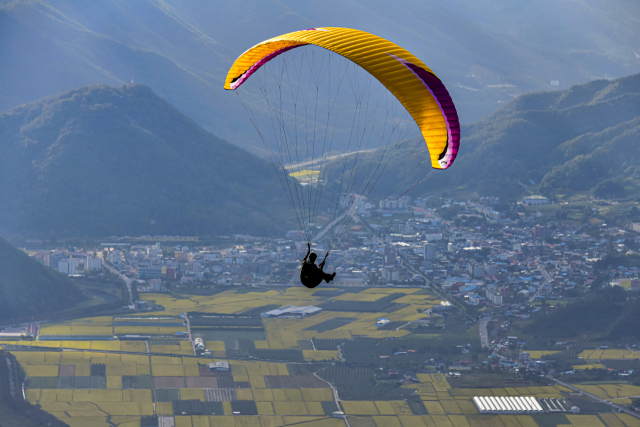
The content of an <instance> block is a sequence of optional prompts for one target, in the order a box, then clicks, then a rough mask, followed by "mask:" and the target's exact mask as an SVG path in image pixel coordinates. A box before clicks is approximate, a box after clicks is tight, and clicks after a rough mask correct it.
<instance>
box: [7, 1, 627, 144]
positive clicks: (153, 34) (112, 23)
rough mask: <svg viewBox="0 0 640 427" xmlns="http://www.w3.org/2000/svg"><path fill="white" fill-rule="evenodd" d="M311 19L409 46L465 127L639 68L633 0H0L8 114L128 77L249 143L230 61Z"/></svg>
mask: <svg viewBox="0 0 640 427" xmlns="http://www.w3.org/2000/svg"><path fill="white" fill-rule="evenodd" d="M316 26H344V27H351V28H357V29H362V30H365V31H369V32H372V33H375V34H377V35H380V36H382V37H386V38H388V39H390V40H392V41H394V42H396V43H398V44H400V45H402V46H403V47H405V48H407V49H409V50H411V51H412V52H415V53H416V55H417V56H419V57H420V58H422V59H424V61H425V62H426V63H427V64H429V65H430V66H431V67H432V68H433V69H434V70H435V71H436V73H437V74H438V75H439V76H440V77H441V78H442V80H443V81H444V82H445V83H446V84H447V87H448V88H449V89H450V91H451V93H452V97H453V99H454V101H455V102H456V105H457V107H458V110H459V112H460V117H461V120H462V122H463V123H467V124H468V123H472V122H474V121H476V120H479V119H480V118H482V117H483V116H485V115H486V114H489V113H491V112H493V111H495V110H496V109H497V108H498V107H500V106H501V105H503V104H504V103H506V102H508V101H509V100H511V99H512V98H513V97H514V96H516V95H518V94H522V93H527V92H539V91H541V90H546V89H548V88H550V87H551V86H549V85H550V82H551V81H552V80H554V81H558V82H559V86H557V88H559V89H566V88H569V87H570V86H571V85H573V84H577V83H583V82H586V81H590V80H593V79H597V78H605V77H619V76H623V75H629V74H632V73H636V72H639V71H640V60H639V59H638V56H637V53H636V52H638V53H640V45H638V43H637V41H638V40H640V5H639V4H637V3H635V2H629V1H626V0H610V1H607V2H602V1H601V0H541V1H537V2H535V4H533V3H532V4H528V3H518V4H514V3H513V2H512V1H509V0H479V1H471V0H453V1H449V2H424V1H422V0H407V1H404V2H402V7H398V5H397V4H396V3H394V2H388V1H383V0H351V1H339V0H327V1H323V2H300V1H295V0H265V1H256V0H238V1H234V2H212V1H206V0H194V1H189V2H184V1H180V0H166V1H154V0H136V1H122V0H104V1H101V2H99V3H93V2H91V3H85V2H76V1H69V0H42V1H32V0H15V1H14V0H11V1H10V0H0V55H1V57H2V58H3V61H2V63H1V64H0V80H1V81H2V82H3V89H4V90H3V91H2V93H0V111H2V110H6V109H10V108H13V107H16V106H18V105H21V104H23V103H25V102H33V101H36V100H38V99H40V98H42V97H45V96H52V95H55V94H58V93H61V92H64V91H67V90H72V89H75V88H77V87H80V86H83V85H91V84H109V85H111V86H119V85H121V84H123V83H125V84H128V83H130V82H131V80H132V79H133V80H134V81H135V82H136V83H143V84H146V85H148V86H150V87H151V88H152V89H153V90H154V91H155V92H156V93H158V94H159V95H160V96H162V97H163V98H165V99H167V100H168V101H169V102H170V103H171V104H172V105H174V106H175V107H176V108H178V109H179V110H180V111H181V112H183V113H185V114H186V115H187V116H189V117H191V118H193V119H194V120H195V121H196V122H197V123H198V124H199V125H201V126H202V127H204V128H205V129H207V130H209V131H211V132H213V133H214V134H216V135H218V136H220V137H222V138H225V139H226V140H228V141H230V142H232V143H234V144H236V145H239V146H242V147H245V148H250V149H252V150H253V149H255V148H256V147H259V146H260V141H259V140H258V138H257V136H256V135H255V132H254V131H253V128H252V127H251V126H250V125H249V122H248V119H247V117H246V115H245V113H244V111H243V109H242V107H241V105H240V103H239V102H238V100H237V99H236V97H235V96H233V95H232V94H230V93H228V92H225V91H223V90H222V83H223V80H224V77H225V75H226V72H227V70H228V68H229V66H230V65H231V64H232V63H233V61H234V59H235V58H237V57H238V56H239V55H240V53H241V52H243V51H244V50H246V49H247V48H249V47H251V46H252V45H254V44H256V43H258V42H260V41H262V40H264V39H267V38H270V37H273V36H276V35H279V34H282V33H286V32H289V31H295V30H300V29H303V28H310V27H316ZM43 70H46V73H44V72H43ZM553 88H556V87H555V86H553ZM252 96H255V94H251V93H248V94H247V99H249V100H251V97H252Z"/></svg>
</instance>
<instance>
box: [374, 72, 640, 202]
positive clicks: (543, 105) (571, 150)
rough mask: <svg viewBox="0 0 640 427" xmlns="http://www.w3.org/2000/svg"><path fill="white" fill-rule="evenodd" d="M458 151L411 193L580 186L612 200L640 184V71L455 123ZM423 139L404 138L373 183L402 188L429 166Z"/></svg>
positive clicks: (550, 190) (549, 190)
mask: <svg viewBox="0 0 640 427" xmlns="http://www.w3.org/2000/svg"><path fill="white" fill-rule="evenodd" d="M461 132H462V140H461V142H460V155H459V156H458V158H457V159H456V162H455V163H454V165H453V166H452V167H451V168H450V169H447V170H445V171H439V172H437V173H436V174H435V176H434V177H433V178H431V179H429V181H427V182H425V183H424V185H420V186H418V187H417V188H416V190H414V192H413V193H412V194H418V193H419V192H427V193H433V192H442V191H450V190H452V189H456V188H464V189H470V190H474V191H477V192H478V193H479V194H481V195H482V194H494V195H502V196H506V197H510V198H513V197H516V196H518V195H522V194H527V192H528V191H530V190H531V191H536V192H537V191H541V192H542V193H544V194H547V195H553V194H570V193H575V192H579V191H595V192H600V193H601V194H598V195H600V196H604V197H608V198H612V197H614V196H615V195H616V192H617V196H618V197H620V196H624V195H629V194H636V193H638V192H639V190H640V144H638V141H640V74H636V75H633V76H629V77H624V78H620V79H615V80H597V81H593V82H590V83H587V84H583V85H576V86H573V87H571V88H570V89H567V90H564V91H557V92H543V93H534V94H527V95H522V96H520V97H518V98H516V99H514V100H513V101H511V102H510V103H509V104H507V105H505V106H504V107H502V108H501V109H500V110H498V111H496V112H495V113H493V114H491V115H489V116H487V117H485V118H484V119H482V120H480V121H478V122H477V123H474V124H472V125H468V126H463V127H462V129H461ZM423 149H424V141H422V140H419V139H416V140H413V141H408V142H407V143H406V145H405V147H403V150H402V151H401V152H400V153H399V154H398V155H397V156H396V159H394V160H393V162H392V164H391V165H390V168H389V169H390V170H391V172H390V173H389V174H388V175H387V176H386V177H385V179H384V180H382V182H381V183H380V184H379V185H378V187H379V190H378V191H379V192H381V193H382V194H384V193H385V192H386V193H387V194H388V193H389V192H402V191H406V190H408V189H409V188H410V187H411V186H412V185H413V184H415V183H417V182H419V180H420V179H421V178H422V177H424V176H425V175H426V174H427V173H429V172H430V168H429V167H428V165H427V164H423V165H421V166H419V165H418V163H419V162H420V161H421V160H422V157H421V156H416V157H414V158H411V159H409V160H407V159H408V158H409V156H411V154H412V153H417V152H419V151H420V150H423Z"/></svg>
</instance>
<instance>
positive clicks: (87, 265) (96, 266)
mask: <svg viewBox="0 0 640 427" xmlns="http://www.w3.org/2000/svg"><path fill="white" fill-rule="evenodd" d="M84 269H85V270H91V271H99V270H102V258H94V257H91V256H88V257H87V258H86V260H85V261H84Z"/></svg>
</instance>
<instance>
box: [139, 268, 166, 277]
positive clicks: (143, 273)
mask: <svg viewBox="0 0 640 427" xmlns="http://www.w3.org/2000/svg"><path fill="white" fill-rule="evenodd" d="M161 277H162V269H161V268H160V267H143V266H140V267H138V279H159V278H161Z"/></svg>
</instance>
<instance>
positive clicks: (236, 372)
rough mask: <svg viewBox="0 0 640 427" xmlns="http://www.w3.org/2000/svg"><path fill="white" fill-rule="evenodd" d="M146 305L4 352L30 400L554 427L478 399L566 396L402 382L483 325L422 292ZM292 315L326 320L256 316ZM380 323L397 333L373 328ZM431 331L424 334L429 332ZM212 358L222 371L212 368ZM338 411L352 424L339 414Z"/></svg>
mask: <svg viewBox="0 0 640 427" xmlns="http://www.w3.org/2000/svg"><path fill="white" fill-rule="evenodd" d="M141 297H142V298H143V299H145V300H148V301H150V302H153V303H154V304H155V305H156V306H161V307H162V308H163V309H164V311H158V312H152V313H145V314H132V315H127V316H113V317H112V316H102V317H94V318H83V319H74V320H69V321H66V322H61V323H55V324H43V325H41V327H40V330H39V334H38V336H37V337H36V340H33V341H26V340H22V341H21V340H15V341H3V342H1V343H0V346H2V347H3V351H8V352H10V353H11V354H13V355H14V356H15V357H16V359H17V361H18V362H19V364H20V366H21V368H22V370H23V372H24V375H25V384H26V385H27V387H26V389H25V397H26V399H27V400H28V401H29V402H30V403H32V404H37V405H40V407H41V408H42V409H43V410H45V411H47V412H49V413H51V414H53V415H54V416H55V417H57V418H58V419H60V420H62V421H63V422H65V423H67V424H68V425H69V426H71V427H102V426H105V427H107V426H127V427H134V426H135V427H137V426H141V427H142V426H152V425H153V426H205V427H206V426H229V427H235V426H238V427H245V426H251V427H272V426H273V427H278V426H286V425H300V426H304V427H325V426H326V427H342V426H346V425H347V424H346V422H348V423H349V424H348V425H349V427H387V426H389V427H392V426H393V427H431V426H436V427H444V426H446V427H474V426H516V427H518V426H523V427H529V426H532V427H533V426H538V425H540V426H546V425H550V424H545V422H546V421H545V419H541V418H536V417H537V416H531V415H499V416H498V415H480V414H479V413H478V411H477V409H476V407H475V406H474V404H473V402H472V398H473V397H474V396H535V397H538V398H563V397H565V395H566V394H567V393H568V392H570V390H569V389H566V388H564V387H561V386H528V387H503V388H460V387H452V385H451V382H450V378H449V377H448V374H447V372H444V373H435V372H433V371H432V372H430V373H427V372H428V369H427V368H425V369H424V372H417V373H416V374H415V376H414V377H413V378H405V379H403V378H402V377H400V378H398V377H397V374H395V373H394V369H395V368H394V367H395V366H402V364H403V363H405V361H407V360H411V359H416V360H418V359H417V358H422V359H419V360H420V361H421V362H420V363H423V362H422V361H424V365H425V366H426V365H428V361H429V357H430V355H431V354H432V353H433V352H436V353H438V352H439V353H442V352H443V351H449V350H448V349H453V350H455V354H454V353H453V352H452V353H451V354H452V356H451V360H454V361H457V360H463V359H462V358H463V357H464V354H463V353H462V352H460V351H459V350H458V349H459V347H461V346H465V347H466V346H467V343H469V346H471V348H475V347H474V346H475V345H476V344H475V341H473V339H477V329H473V328H472V327H471V326H464V322H463V324H462V325H463V326H464V327H461V326H459V325H458V324H457V323H455V322H453V320H451V321H450V322H449V325H450V329H449V330H447V328H446V327H442V326H438V325H439V324H441V323H442V318H441V317H440V318H439V317H437V316H433V315H432V314H431V311H430V309H432V308H434V307H437V306H439V305H440V302H441V301H440V300H439V299H438V298H437V297H435V296H434V295H431V294H429V293H428V292H427V291H425V290H424V289H419V288H394V289H387V288H369V289H362V290H360V291H359V292H357V291H354V290H349V292H345V291H344V290H341V289H336V288H327V289H323V290H321V291H315V292H314V291H309V290H308V289H302V288H297V287H296V288H286V289H282V290H266V291H260V290H256V291H255V292H254V291H249V292H246V291H245V292H238V291H225V292H220V293H217V294H215V295H212V296H194V295H188V296H180V295H167V294H152V293H149V294H142V295H141ZM290 305H291V306H298V307H306V306H313V307H321V308H322V311H320V312H319V313H317V314H314V315H310V316H306V317H302V318H278V317H276V318H270V317H261V316H260V314H261V313H263V312H266V311H269V310H272V309H274V308H280V307H285V306H290ZM380 318H384V319H388V320H389V323H392V327H388V328H384V327H380V326H379V325H376V322H377V321H378V320H379V319H380ZM427 321H428V322H431V324H432V325H433V327H432V328H430V329H425V324H427V323H428V322H427ZM454 324H455V325H456V326H455V328H454V327H453V326H451V325H454ZM190 338H191V339H190ZM196 338H202V340H203V343H204V347H205V348H206V349H207V350H210V351H211V352H210V353H206V354H207V355H206V356H205V355H204V354H203V352H198V354H196V353H195V352H194V349H195V347H194V343H193V342H192V341H191V340H195V339H196ZM461 343H464V344H461ZM354 346H355V347H354ZM420 346H421V347H420ZM413 347H415V348H418V350H412V348H413ZM358 349H360V350H358ZM443 349H444V350H443ZM412 351H413V353H412ZM358 352H360V354H357V353H358ZM541 353H542V352H541ZM536 356H542V354H540V355H537V354H536ZM598 356H601V355H600V354H599V355H598ZM616 356H617V355H616ZM623 356H626V357H629V356H628V355H623ZM345 358H346V361H345ZM585 358H587V357H585ZM622 358H625V357H622ZM220 361H223V362H228V370H227V369H226V368H225V365H219V366H221V368H214V369H212V368H210V366H209V364H212V363H215V362H220ZM394 375H396V376H394ZM373 386H375V387H373ZM593 387H596V388H589V389H588V390H589V391H590V392H593V393H599V394H598V396H600V395H602V396H606V398H609V399H621V398H628V397H629V396H634V395H636V394H639V393H638V391H637V390H636V388H637V389H638V390H640V388H638V387H636V388H633V387H631V386H629V387H621V386H617V387H616V386H606V385H602V386H593ZM630 387H631V388H630ZM371 390H382V393H383V394H381V395H376V396H373V395H371V393H372V391H371ZM340 412H342V413H344V414H345V415H344V416H346V421H345V419H344V418H342V415H340V417H336V416H334V413H336V414H337V413H340ZM544 415H545V414H543V416H544ZM637 421H638V420H636V419H635V418H633V417H630V416H627V415H625V414H614V413H609V414H589V415H566V416H565V415H562V422H561V423H556V424H553V425H575V426H579V425H594V426H596V425H597V426H608V427H614V426H615V427H619V426H626V427H631V426H638V425H640V423H639V422H637Z"/></svg>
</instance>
